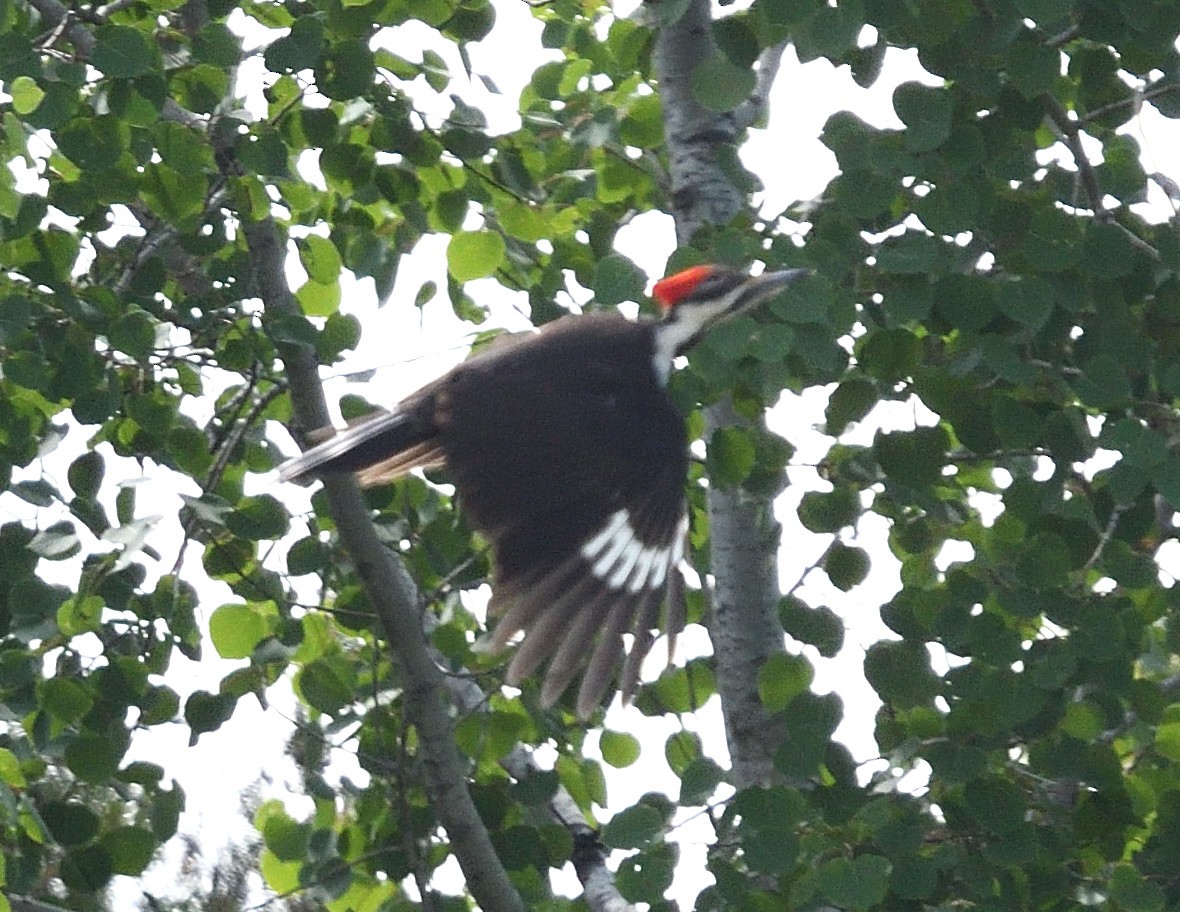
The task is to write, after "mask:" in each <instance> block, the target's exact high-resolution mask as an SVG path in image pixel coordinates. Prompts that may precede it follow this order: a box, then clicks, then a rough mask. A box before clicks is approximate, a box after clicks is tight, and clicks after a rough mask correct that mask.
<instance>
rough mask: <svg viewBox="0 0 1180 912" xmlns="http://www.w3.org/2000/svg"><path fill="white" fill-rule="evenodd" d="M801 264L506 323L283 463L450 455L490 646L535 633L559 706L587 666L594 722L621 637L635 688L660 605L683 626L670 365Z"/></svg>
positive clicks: (373, 467) (673, 627) (396, 471)
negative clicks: (490, 563) (639, 308)
mask: <svg viewBox="0 0 1180 912" xmlns="http://www.w3.org/2000/svg"><path fill="white" fill-rule="evenodd" d="M804 274H805V270H802V269H792V270H786V271H783V272H764V273H762V274H761V275H759V276H756V277H751V276H749V275H746V274H745V273H743V272H738V271H734V270H730V269H726V268H723V267H719V266H695V267H692V268H691V269H686V270H684V271H683V272H679V273H677V274H675V275H672V276H669V277H668V278H665V279H662V280H661V281H659V282H657V283H656V285H655V288H654V292H653V293H654V296H655V298H656V299H657V300H658V301H659V303H660V304H661V305H662V307H663V311H664V317H663V319H662V320H640V321H638V322H632V321H630V320H627V319H625V318H624V317H623V316H622V315H620V314H617V313H593V314H588V315H585V316H569V317H563V318H561V319H559V320H555V321H553V322H552V323H548V324H546V325H545V326H543V327H541V329H540V331H539V332H536V333H531V334H521V335H514V336H509V337H507V338H504V339H503V341H500V342H498V343H497V344H495V345H493V346H492V347H491V348H490V349H489V350H487V351H486V352H484V353H482V354H480V355H479V356H477V357H474V358H472V359H471V360H469V361H467V362H465V363H463V364H460V365H459V366H458V367H456V368H454V369H453V370H451V371H450V372H449V373H447V374H445V375H444V376H442V377H441V378H439V379H438V380H435V381H434V382H433V383H430V384H428V385H427V386H424V387H423V388H422V389H420V390H418V391H417V392H415V393H412V394H411V395H410V396H408V397H407V398H406V399H405V400H403V401H402V402H401V403H399V404H398V405H396V406H394V408H393V409H392V410H391V411H389V412H382V413H380V414H379V415H377V416H376V417H372V418H369V419H366V420H364V421H363V422H362V423H360V424H358V425H355V426H353V427H351V428H349V429H348V430H346V431H344V432H342V433H339V434H337V435H336V436H334V437H332V438H331V439H329V440H327V441H325V442H324V443H321V444H319V445H318V446H315V447H313V448H312V449H310V450H308V451H307V452H306V453H304V454H303V455H302V456H300V457H298V458H296V459H293V460H291V461H290V462H288V463H286V464H285V465H284V466H283V467H282V469H281V470H280V478H281V479H282V480H284V481H295V480H299V479H302V478H304V477H305V476H308V475H321V474H326V473H339V472H356V473H358V475H359V479H360V482H361V484H363V485H373V484H379V483H381V482H386V481H391V480H393V479H395V478H397V477H398V476H400V475H403V474H405V473H406V472H408V471H410V470H411V469H415V468H425V467H434V466H442V465H445V466H446V467H447V469H448V470H449V474H450V477H451V479H452V480H453V481H454V484H455V490H456V491H457V492H458V495H459V498H460V502H461V504H462V506H463V509H464V511H465V512H466V514H467V517H468V518H469V519H470V521H471V523H472V525H473V526H474V527H475V528H476V529H478V530H479V531H480V532H481V533H483V534H484V535H485V536H486V537H487V538H488V539H489V541H490V542H491V545H492V549H493V554H494V558H495V581H494V585H493V595H492V600H491V603H490V606H489V614H490V615H492V616H498V617H499V621H498V623H497V625H496V628H495V630H494V631H493V633H492V635H491V644H490V645H491V648H492V649H494V650H501V649H503V648H504V647H506V646H507V645H508V643H509V641H510V640H511V639H512V638H513V637H514V636H515V635H516V634H517V633H520V632H522V631H523V632H524V637H523V640H522V642H521V643H520V646H519V648H518V649H517V651H516V654H515V656H514V657H513V659H512V662H511V663H510V665H509V667H508V672H507V680H508V682H509V683H510V684H517V683H519V682H520V681H521V680H522V679H523V678H525V677H526V676H527V675H529V674H531V673H532V672H533V671H534V670H536V669H537V668H538V667H539V666H540V665H541V664H542V663H544V662H545V661H548V663H549V668H548V671H547V672H546V674H545V679H544V683H543V685H542V691H541V695H542V702H543V703H544V704H545V705H551V704H552V703H553V702H554V701H556V700H557V698H558V697H559V696H561V694H562V693H563V692H564V691H565V690H566V688H567V687H568V686H569V685H570V683H571V682H572V681H573V680H574V679H575V678H576V677H577V676H578V673H579V672H580V671H581V670H582V669H583V668H584V669H585V673H584V674H583V676H582V683H581V686H580V688H579V690H578V699H577V712H578V715H579V716H580V717H581V718H583V719H585V718H587V717H588V716H589V715H590V714H591V713H592V712H593V711H594V709H595V707H597V706H598V705H599V703H600V702H601V700H602V698H603V695H604V694H605V693H606V692H607V690H608V688H609V687H610V684H611V682H612V680H613V679H614V678H615V673H616V669H617V666H618V663H619V659H620V657H621V656H622V655H623V651H624V650H623V646H624V644H623V638H624V634H626V633H631V634H633V635H634V643H633V645H632V647H631V650H630V652H629V653H628V655H627V659H626V662H625V663H624V666H623V669H622V673H621V675H620V677H619V689H620V690H621V691H622V693H623V696H624V698H627V697H630V696H631V695H632V694H633V693H634V691H635V688H636V686H637V683H638V680H639V668H640V664H641V663H642V661H643V658H644V656H645V655H646V654H647V652H648V650H649V649H650V648H651V644H652V642H653V641H654V634H653V629H654V628H656V627H657V626H658V625H659V615H660V609H661V607H662V606H663V605H664V603H665V602H667V603H668V608H667V611H666V617H665V622H664V625H663V626H664V627H665V629H666V630H668V633H669V635H670V636H672V637H674V636H675V635H676V634H677V633H678V632H679V631H680V630H681V629H683V626H684V609H683V591H682V589H683V581H682V579H681V577H680V572H679V569H678V565H679V563H680V561H681V559H682V557H683V556H684V541H685V537H686V533H687V530H688V516H687V511H686V507H685V495H684V486H685V481H686V478H687V475H688V447H687V443H688V442H687V438H686V434H685V429H684V419H683V417H682V416H681V415H680V414H679V413H678V412H677V410H676V408H675V407H674V406H673V404H672V401H671V399H669V398H668V394H667V392H666V390H665V384H666V383H667V380H668V374H669V372H670V371H671V369H672V362H673V360H674V359H675V358H676V357H677V356H678V355H681V354H683V353H684V352H685V351H687V350H688V349H689V348H690V347H691V346H692V345H694V344H695V343H696V342H698V341H699V340H700V339H701V337H702V336H703V334H704V333H705V332H706V331H707V330H708V329H709V327H711V326H712V325H713V324H715V323H717V322H718V321H720V320H722V319H724V318H725V317H727V316H729V315H731V314H734V313H736V312H738V311H741V310H745V309H747V308H748V307H751V306H752V305H754V304H757V303H759V302H761V301H763V300H766V299H767V298H771V297H773V296H774V295H776V294H778V293H779V292H780V291H782V290H783V289H784V288H786V287H787V286H788V285H790V284H791V283H792V282H795V281H796V280H798V279H799V278H801V277H802V276H803V275H804Z"/></svg>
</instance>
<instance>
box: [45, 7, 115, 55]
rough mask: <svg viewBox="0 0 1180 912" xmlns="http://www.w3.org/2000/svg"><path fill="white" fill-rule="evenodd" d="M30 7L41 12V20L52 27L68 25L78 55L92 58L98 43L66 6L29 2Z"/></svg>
mask: <svg viewBox="0 0 1180 912" xmlns="http://www.w3.org/2000/svg"><path fill="white" fill-rule="evenodd" d="M29 5H30V6H31V7H33V9H35V10H36V11H37V12H39V13H40V14H41V18H42V19H44V20H45V21H46V22H47V23H48V24H49V25H51V26H54V27H56V26H59V25H61V24H62V23H67V25H66V35H67V37H69V39H70V41H71V42H73V45H74V47H75V48H76V49H77V51H78V54H79V55H80V56H82V57H89V56H90V52H91V51H93V50H94V46H95V44H97V43H98V42H97V41H96V40H95V37H94V35H92V34H91V33H90V29H88V28H86V26H85V25H83V24H82V23H81V22H78V21H77V20H76V19H74V17H73V14H72V13H71V12H70V11H69V10H68V9H67V8H66V6H65V4H63V3H60V2H59V0H29Z"/></svg>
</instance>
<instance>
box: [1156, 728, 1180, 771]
mask: <svg viewBox="0 0 1180 912" xmlns="http://www.w3.org/2000/svg"><path fill="white" fill-rule="evenodd" d="M1155 749H1156V750H1157V751H1158V752H1159V753H1160V754H1162V755H1163V756H1165V757H1167V758H1168V759H1169V760H1173V761H1176V762H1180V722H1165V723H1164V724H1163V725H1161V726H1160V727H1159V728H1157V729H1156V730H1155Z"/></svg>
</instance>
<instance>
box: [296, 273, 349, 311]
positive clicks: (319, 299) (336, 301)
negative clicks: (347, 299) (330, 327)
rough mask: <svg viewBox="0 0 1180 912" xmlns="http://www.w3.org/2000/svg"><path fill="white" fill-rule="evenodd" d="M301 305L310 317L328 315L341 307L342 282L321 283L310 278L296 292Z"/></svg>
mask: <svg viewBox="0 0 1180 912" xmlns="http://www.w3.org/2000/svg"><path fill="white" fill-rule="evenodd" d="M295 298H296V300H298V301H299V306H300V307H301V308H303V312H304V313H305V314H307V315H308V316H309V317H327V316H331V315H332V314H334V313H336V311H338V310H339V309H340V284H339V283H337V282H334V283H333V284H331V285H321V284H320V283H319V282H316V281H315V280H314V279H308V280H307V281H306V282H304V283H303V284H302V285H301V286H300V287H299V289H298V290H297V291H296V292H295Z"/></svg>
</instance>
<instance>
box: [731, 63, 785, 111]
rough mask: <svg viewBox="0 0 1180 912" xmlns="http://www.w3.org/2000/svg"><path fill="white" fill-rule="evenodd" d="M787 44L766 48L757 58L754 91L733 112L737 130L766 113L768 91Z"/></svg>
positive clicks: (768, 98)
mask: <svg viewBox="0 0 1180 912" xmlns="http://www.w3.org/2000/svg"><path fill="white" fill-rule="evenodd" d="M787 44H788V42H787V41H781V42H779V43H778V44H775V45H772V46H771V47H768V48H766V49H765V50H763V51H762V53H761V54H760V55H759V56H758V76H757V81H756V82H755V83H754V91H753V92H751V93H750V97H749V98H747V99H746V100H745V101H744V102H742V103H741V104H740V105H738V107H737V110H736V111H734V112H733V115H734V120H735V122H736V123H737V128H738V129H739V130H744V129H746V128H747V127H750V126H753V125H754V124H755V123H757V122H758V121H759V120H761V118H762V116H763V115H764V114H765V113H766V109H767V107H768V105H769V104H770V90H771V89H772V88H773V87H774V80H775V79H776V78H777V77H778V71H779V67H781V66H782V62H783V54H784V53H786V50H787Z"/></svg>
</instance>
